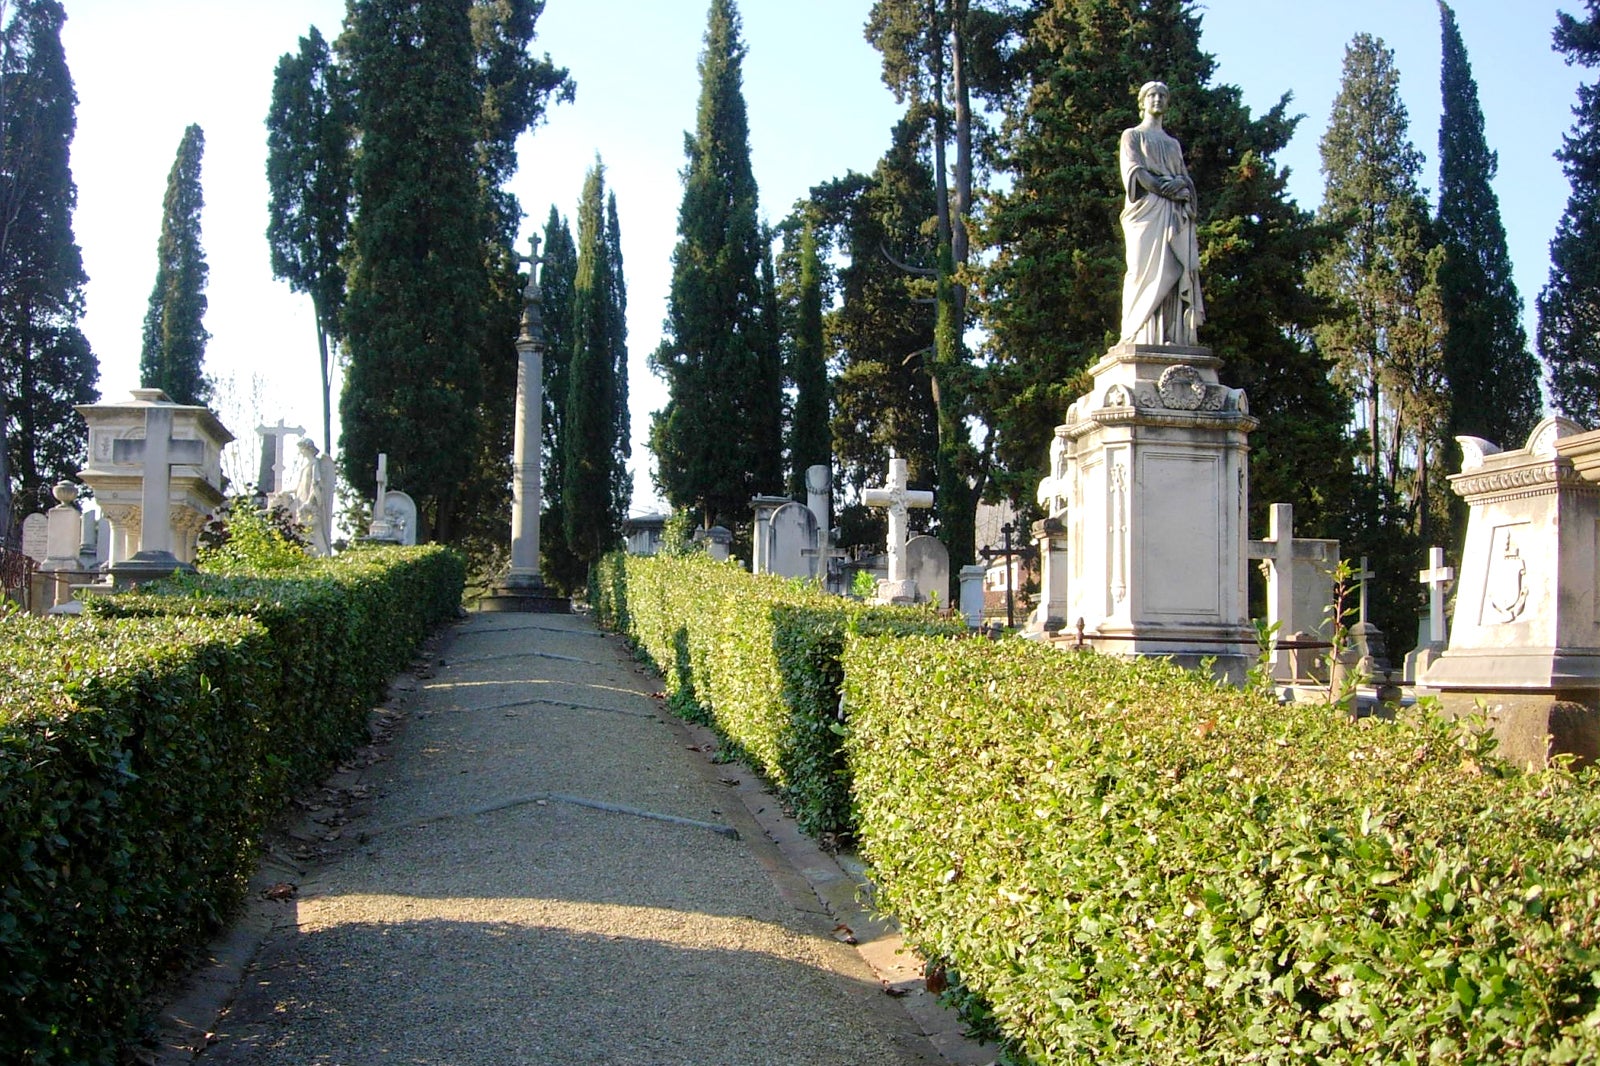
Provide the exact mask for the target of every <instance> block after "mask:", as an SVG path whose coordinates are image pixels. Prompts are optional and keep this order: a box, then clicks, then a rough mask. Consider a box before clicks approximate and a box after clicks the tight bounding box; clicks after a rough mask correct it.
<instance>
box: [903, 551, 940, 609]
mask: <svg viewBox="0 0 1600 1066" xmlns="http://www.w3.org/2000/svg"><path fill="white" fill-rule="evenodd" d="M906 570H907V571H909V578H910V580H911V581H912V582H913V583H914V584H915V585H916V586H917V602H918V603H937V604H938V605H939V606H940V607H948V606H950V552H949V549H947V548H946V547H945V546H944V542H943V541H941V540H940V539H939V538H938V537H930V536H928V535H927V534H925V533H923V534H919V535H917V536H915V537H912V538H911V539H910V540H909V541H907V542H906Z"/></svg>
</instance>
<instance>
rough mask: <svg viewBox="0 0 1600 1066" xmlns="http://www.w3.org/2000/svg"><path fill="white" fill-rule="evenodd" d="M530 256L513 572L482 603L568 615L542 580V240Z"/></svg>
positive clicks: (515, 454) (521, 336)
mask: <svg viewBox="0 0 1600 1066" xmlns="http://www.w3.org/2000/svg"><path fill="white" fill-rule="evenodd" d="M529 243H530V244H531V245H532V249H533V250H532V253H531V254H529V255H526V256H516V259H517V261H518V262H523V263H527V264H528V285H527V288H525V289H523V290H522V328H521V329H520V330H519V331H518V333H517V415H516V419H517V421H516V438H515V441H514V443H513V445H512V448H513V451H512V470H511V568H510V570H509V571H507V573H506V575H505V576H504V577H503V578H501V579H500V580H498V581H496V582H494V583H493V584H492V585H490V586H489V593H488V595H486V596H484V598H483V599H482V600H481V601H480V602H479V608H480V609H481V610H484V611H527V612H535V611H536V612H542V613H553V612H565V611H568V610H570V609H571V604H570V603H569V601H568V600H567V598H566V597H564V596H558V595H557V594H556V593H555V591H554V590H553V589H551V588H549V587H548V586H546V585H545V583H544V578H543V577H541V576H540V574H539V510H540V507H541V506H542V505H543V491H542V488H541V486H540V478H541V476H542V471H541V468H542V465H543V464H542V463H541V461H540V455H539V451H540V446H541V442H542V437H543V420H544V349H545V340H544V315H543V313H542V310H541V308H540V296H539V263H540V259H539V238H538V236H537V235H535V236H533V237H530V238H529Z"/></svg>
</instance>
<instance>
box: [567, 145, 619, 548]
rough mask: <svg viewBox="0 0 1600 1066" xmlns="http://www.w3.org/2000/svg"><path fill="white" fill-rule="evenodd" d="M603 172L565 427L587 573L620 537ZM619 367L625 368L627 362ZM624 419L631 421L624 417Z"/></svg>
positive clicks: (583, 217) (591, 193)
mask: <svg viewBox="0 0 1600 1066" xmlns="http://www.w3.org/2000/svg"><path fill="white" fill-rule="evenodd" d="M604 202H605V169H604V167H602V166H601V165H600V163H599V162H598V161H596V163H595V165H594V167H593V168H591V169H590V171H589V175H588V178H587V179H586V180H585V181H584V185H583V198H582V200H581V201H580V202H579V205H578V273H577V278H576V279H575V281H574V283H573V289H572V357H571V363H570V364H569V375H568V382H567V405H566V417H565V422H564V425H563V427H562V430H563V434H564V436H563V439H562V441H561V450H562V464H561V467H562V486H561V500H562V508H563V522H564V523H565V527H566V542H567V544H568V546H569V547H570V548H571V550H572V552H573V554H574V556H576V558H577V559H578V561H579V562H580V563H582V565H583V567H584V568H585V570H587V568H588V567H589V566H591V565H593V564H594V563H595V561H596V560H598V559H599V558H600V556H602V555H604V554H605V553H606V552H608V551H610V550H611V549H612V548H613V547H615V545H616V544H617V542H618V541H619V540H620V538H621V535H622V519H623V517H624V514H623V513H622V512H621V511H620V510H619V508H618V499H617V488H618V476H617V468H618V467H620V466H622V465H623V457H622V456H621V455H619V454H618V450H617V424H618V421H619V418H618V408H619V406H623V405H619V403H618V399H619V396H618V391H617V366H618V363H619V359H618V352H619V350H624V349H625V348H626V345H625V343H624V339H623V337H622V336H621V334H620V333H619V332H618V326H619V325H620V322H619V319H618V316H617V309H618V300H617V279H616V275H615V274H614V273H613V270H614V268H615V266H616V256H615V254H614V252H615V249H614V248H613V246H612V242H611V239H610V236H611V234H610V227H609V226H608V225H607V218H606V212H605V211H604V209H603V204H604ZM620 362H621V363H623V364H624V365H626V357H625V356H624V357H623V358H622V359H621V360H620ZM624 420H625V416H624Z"/></svg>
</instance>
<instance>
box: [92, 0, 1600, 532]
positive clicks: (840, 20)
mask: <svg viewBox="0 0 1600 1066" xmlns="http://www.w3.org/2000/svg"><path fill="white" fill-rule="evenodd" d="M64 3H65V6H66V9H67V14H68V23H67V28H66V32H65V34H64V41H65V46H66V49H67V61H68V63H69V65H70V66H71V69H72V74H73V78H74V80H75V82H76V85H77V90H78V96H79V106H78V135H77V139H76V141H75V143H74V149H73V169H74V176H75V178H76V180H77V183H78V193H79V204H78V213H77V219H76V231H77V236H78V242H79V244H80V245H81V246H82V247H83V250H84V259H85V265H86V267H87V269H88V271H89V274H90V276H91V281H90V284H89V289H88V308H89V313H88V316H87V317H86V319H85V322H84V328H85V331H86V332H87V333H88V335H89V338H90V341H91V342H92V343H93V345H94V349H95V352H96V354H97V355H98V356H99V359H100V366H101V389H102V391H103V393H104V394H105V395H106V397H107V398H108V399H113V400H114V399H117V398H119V397H121V396H125V395H126V390H127V389H129V388H131V387H133V386H135V385H136V384H137V383H138V382H137V376H138V359H139V338H140V326H141V323H142V321H143V316H144V311H145V307H146V302H147V300H148V297H149V292H150V286H151V284H152V281H153V280H154V271H155V246H156V237H157V233H158V231H159V228H160V221H161V197H162V191H163V189H164V187H165V183H166V176H167V172H168V170H169V169H170V168H171V166H172V159H173V155H174V153H175V151H176V150H177V146H178V141H179V139H180V138H181V136H182V134H183V129H184V127H185V126H187V125H188V124H189V123H191V122H198V123H200V124H201V126H202V127H204V129H205V132H206V156H205V161H204V167H203V171H202V180H203V183H204V189H205V197H206V209H205V214H204V216H203V223H202V224H203V231H204V232H203V240H204V245H205V249H206V255H207V259H208V262H209V264H210V268H211V284H210V289H209V292H208V296H209V299H210V310H209V312H208V314H207V317H206V326H207V328H208V329H209V330H210V331H211V333H212V340H211V342H210V346H209V348H208V349H207V356H206V363H207V370H208V372H210V373H211V374H212V375H213V376H214V377H218V378H221V379H224V381H225V382H228V383H230V387H229V389H228V391H229V393H230V394H231V397H232V398H231V399H230V400H228V401H226V402H224V403H223V404H221V405H220V406H221V407H222V411H221V413H222V415H223V418H224V420H225V421H227V422H229V423H230V424H231V428H233V429H234V431H235V432H236V433H240V434H241V435H245V434H246V433H248V431H249V430H251V429H252V428H253V423H254V421H255V420H256V419H260V418H264V419H265V420H266V421H269V422H271V421H276V419H277V418H279V417H284V418H286V419H287V420H288V421H289V422H290V423H291V424H294V423H298V424H300V425H303V426H306V427H308V428H310V427H316V426H320V425H321V414H320V401H319V398H318V386H317V371H316V354H315V353H316V341H315V332H314V329H313V326H312V321H311V314H310V304H309V301H308V300H307V299H306V298H304V297H300V296H295V295H294V294H292V293H290V292H289V291H288V287H287V286H286V285H284V284H283V283H281V282H275V281H273V280H272V277H271V271H270V268H269V265H268V260H267V249H266V242H265V238H264V237H263V233H264V231H265V228H266V206H265V205H266V183H265V178H264V176H263V171H264V166H265V154H266V145H265V130H264V126H263V119H264V117H265V115H266V111H267V104H268V101H269V99H270V94H271V83H272V70H273V67H274V65H275V64H276V62H277V58H278V56H279V55H281V54H282V53H283V52H286V51H292V50H294V49H295V48H296V46H297V39H298V37H299V36H300V35H302V34H304V33H305V32H306V29H307V27H308V26H310V25H312V24H315V25H317V26H318V27H319V28H320V29H321V30H322V31H323V33H324V34H325V35H326V36H329V37H332V36H333V35H335V34H336V33H337V32H338V27H339V24H340V22H341V20H342V18H343V14H344V4H343V2H342V0H232V2H229V3H226V4H223V3H217V2H215V0H132V2H131V0H64ZM869 6H870V5H869V3H867V0H807V2H805V3H795V2H793V0H743V2H742V3H741V5H740V7H741V13H742V16H743V19H744V29H745V39H746V43H747V44H748V46H749V56H748V58H747V60H746V64H745V93H746V98H747V101H748V106H749V112H750V123H751V144H752V156H753V162H754V165H755V170H756V178H757V181H758V182H759V184H760V189H761V205H762V211H763V213H764V214H765V215H766V216H767V217H768V218H769V219H770V220H773V221H776V220H777V219H779V218H781V217H782V216H783V215H784V214H786V213H787V211H788V210H789V207H790V205H792V204H793V202H794V201H795V200H796V199H797V198H799V197H801V196H803V195H805V193H806V191H807V189H809V188H810V186H811V185H813V184H815V183H817V182H820V181H825V180H827V179H828V178H831V177H835V176H838V175H841V174H843V173H845V172H846V171H847V170H850V169H856V170H870V169H871V168H872V166H873V165H874V164H875V162H876V160H877V159H878V157H879V156H880V155H881V154H882V152H883V150H884V149H885V147H886V146H887V143H888V131H889V128H890V126H891V125H892V124H893V123H894V121H895V120H896V118H897V117H898V114H899V107H898V105H896V104H895V102H894V99H893V97H892V96H891V95H890V93H889V92H888V90H887V89H885V88H884V87H883V84H882V82H881V80H880V78H879V66H878V57H877V54H876V53H875V52H873V51H872V50H871V48H870V47H868V46H867V44H866V43H865V42H864V41H863V39H862V36H861V26H862V23H863V21H864V19H865V16H866V11H867V9H868V7H869ZM1454 6H1455V11H1456V16H1457V19H1458V21H1459V23H1460V25H1461V31H1462V36H1463V38H1464V39H1465V41H1466V46H1467V50H1468V54H1469V56H1470V58H1471V61H1472V65H1473V72H1474V74H1475V76H1476V78H1477V82H1478V87H1479V93H1480V98H1481V102H1482V105H1483V110H1484V115H1485V124H1486V129H1487V134H1488V138H1489V142H1490V146H1491V147H1492V148H1495V149H1496V150H1497V151H1498V152H1499V155H1500V174H1499V177H1498V179H1497V181H1496V183H1495V187H1496V190H1497V192H1498V193H1499V197H1500V203H1501V210H1502V215H1503V218H1504V220H1505V224H1506V229H1507V233H1508V237H1509V240H1510V244H1511V255H1512V259H1513V262H1514V264H1515V268H1516V280H1517V284H1518V287H1519V289H1520V291H1521V293H1522V297H1523V299H1524V301H1525V303H1526V304H1527V305H1528V307H1529V315H1528V326H1529V331H1530V335H1531V332H1532V325H1533V316H1532V313H1531V308H1532V305H1533V300H1534V297H1535V296H1536V295H1537V294H1538V291H1539V288H1540V287H1541V286H1542V285H1543V284H1544V281H1545V278H1546V275H1547V273H1548V270H1549V258H1548V247H1547V246H1548V243H1549V240H1550V237H1551V236H1552V234H1553V233H1554V230H1555V224H1556V220H1557V219H1558V218H1559V216H1560V214H1561V211H1562V209H1563V207H1564V205H1565V203H1566V197H1567V185H1566V181H1565V179H1564V177H1563V175H1562V173H1561V170H1560V166H1559V164H1558V163H1557V162H1556V161H1555V160H1554V159H1553V158H1552V157H1551V153H1552V152H1553V151H1555V150H1556V149H1557V148H1558V147H1559V146H1560V143H1561V137H1562V135H1563V133H1565V132H1566V131H1567V130H1568V129H1569V127H1570V125H1571V121H1572V119H1571V106H1572V103H1573V102H1574V99H1575V95H1574V94H1575V90H1576V87H1577V85H1578V84H1579V82H1580V80H1582V79H1583V78H1584V76H1585V73H1586V72H1584V71H1582V70H1576V69H1572V68H1568V67H1566V66H1565V65H1563V63H1562V62H1561V60H1560V58H1559V57H1558V56H1557V55H1555V53H1553V52H1551V51H1550V47H1549V43H1550V30H1551V27H1552V26H1553V25H1554V22H1555V11H1556V9H1557V8H1556V6H1550V7H1542V6H1535V5H1528V4H1524V3H1520V2H1517V3H1511V2H1507V0H1459V2H1458V3H1456V4H1455V5H1454ZM1564 7H1565V9H1566V10H1569V11H1571V10H1577V9H1578V8H1579V5H1577V4H1576V3H1568V4H1566V5H1564ZM1201 12H1202V15H1203V27H1202V43H1203V45H1204V47H1205V48H1206V49H1207V50H1208V51H1210V52H1211V53H1213V54H1214V55H1215V56H1216V57H1217V61H1218V69H1217V75H1216V80H1217V81H1219V82H1227V83H1231V84H1235V85H1238V86H1240V88H1241V89H1242V90H1243V92H1244V98H1245V101H1246V103H1247V104H1249V105H1250V106H1251V107H1252V108H1253V109H1255V110H1261V109H1264V108H1266V107H1268V106H1271V105H1272V104H1273V103H1275V102H1276V101H1277V99H1278V98H1279V97H1280V96H1281V95H1282V94H1283V93H1285V92H1292V93H1293V96H1294V100H1293V105H1292V110H1293V111H1294V112H1295V113H1301V114H1304V115H1305V118H1304V119H1303V121H1302V122H1301V124H1300V127H1299V131H1298V133H1297V135H1296V137H1295V140H1294V142H1293V143H1292V144H1291V145H1290V147H1289V148H1288V149H1287V150H1286V152H1285V153H1284V154H1283V156H1282V157H1281V160H1280V161H1281V162H1283V163H1286V164H1287V165H1289V166H1290V167H1291V168H1292V170H1293V177H1292V179H1291V190H1292V192H1293V194H1294V196H1295V198H1296V199H1297V200H1298V201H1299V202H1300V204H1301V206H1303V207H1305V208H1308V209H1314V208H1315V207H1316V205H1317V204H1318V202H1320V200H1321V196H1322V178H1321V174H1320V172H1319V163H1318V155H1317V142H1318V141H1319V139H1320V138H1321V136H1322V133H1323V130H1324V128H1325V126H1326V124H1327V118H1328V113H1329V109H1330V107H1331V104H1332V100H1333V96H1334V94H1335V93H1336V92H1337V89H1338V83H1339V77H1340V72H1341V64H1342V61H1343V55H1344V48H1345V45H1346V44H1347V43H1348V42H1349V40H1350V38H1351V37H1352V36H1353V35H1355V34H1356V33H1358V32H1367V33H1371V34H1374V35H1376V36H1378V37H1381V38H1383V40H1384V41H1385V42H1386V43H1387V44H1388V45H1389V46H1390V47H1391V48H1393V49H1394V51H1395V54H1396V64H1397V66H1398V67H1399V70H1400V73H1401V79H1402V83H1401V88H1402V94H1403V96H1404V99H1405V102H1406V106H1407V109H1408V110H1409V112H1410V116H1411V135H1412V140H1413V141H1414V142H1415V144H1416V146H1417V147H1418V148H1419V149H1420V150H1421V151H1422V152H1423V153H1424V155H1425V156H1426V157H1427V159H1428V163H1427V167H1426V170H1425V173H1424V183H1425V184H1426V185H1427V186H1428V187H1430V188H1432V187H1434V186H1436V185H1437V163H1436V156H1437V141H1438V114H1439V73H1438V65H1439V16H1438V9H1437V6H1436V4H1435V3H1434V0H1341V2H1339V3H1336V4H1330V3H1303V2H1292V3H1284V2H1281V0H1279V2H1265V0H1211V2H1209V3H1206V4H1204V5H1202V7H1201ZM705 13H706V4H705V3H704V2H703V0H548V4H547V7H546V11H545V14H544V16H543V18H542V19H541V20H540V24H539V25H540V36H539V40H538V41H537V42H536V44H535V48H536V50H539V51H547V52H549V53H550V55H551V57H552V58H553V59H554V60H555V61H556V62H557V63H560V64H563V65H565V66H567V67H569V68H570V70H571V72H572V75H573V77H574V79H575V80H576V81H577V84H578V94H577V101H576V102H575V103H574V104H571V105H563V106H560V107H557V108H555V109H554V110H553V111H552V113H551V115H550V118H549V121H548V122H547V123H546V124H545V125H544V126H542V127H540V129H538V130H537V131H536V132H535V133H534V134H533V135H532V136H531V137H528V138H525V139H524V140H523V142H522V146H521V159H522V169H521V172H520V173H519V175H518V176H517V178H516V179H515V181H514V182H513V183H512V189H513V191H514V192H515V193H516V194H517V196H518V197H519V198H520V199H521V201H522V205H523V208H524V210H525V211H526V212H527V213H528V216H529V218H528V222H527V228H526V229H525V231H524V232H528V231H530V230H531V229H532V227H534V226H542V225H543V222H544V219H545V216H546V215H547V214H548V212H549V209H550V205H551V204H552V203H554V204H555V205H556V206H557V207H558V208H559V209H560V210H561V211H562V212H563V213H564V214H566V215H568V216H571V215H572V214H573V213H574V211H575V209H576V204H577V199H578V193H579V190H580V188H581V185H582V181H583V176H584V173H585V171H586V170H587V169H588V167H589V166H590V165H591V164H592V163H593V161H594V158H595V156H596V153H598V154H599V155H600V156H601V157H602V158H603V160H604V162H605V164H606V168H607V177H608V182H609V185H610V188H611V189H612V190H613V191H614V192H615V193H616V195H617V201H618V210H619V214H620V218H621V224H622V238H623V254H624V258H625V261H626V266H627V279H628V285H629V341H630V349H631V356H632V364H633V370H632V373H631V375H630V384H631V390H632V402H633V417H634V430H635V433H634V436H635V454H634V467H635V471H636V474H635V486H636V488H635V503H636V507H641V508H642V507H647V506H648V505H649V503H650V497H651V495H652V493H651V490H650V482H649V475H648V469H647V467H646V466H645V465H644V464H646V463H647V462H648V455H647V453H646V451H645V449H644V446H643V437H644V434H645V433H646V431H647V427H648V417H649V412H650V411H651V410H653V409H655V408H657V407H659V406H661V404H662V403H663V402H664V400H665V396H664V393H663V391H662V390H661V387H660V385H659V383H658V382H657V381H656V380H655V379H654V378H653V377H651V375H650V374H649V372H648V371H647V370H646V369H645V358H646V356H647V355H648V354H649V352H650V351H651V350H652V349H654V348H655V346H656V344H657V343H658V341H659V339H660V335H661V321H662V318H663V317H664V315H665V309H666V303H665V300H666V292H667V285H668V281H669V279H670V255H671V251H672V246H673V243H674V241H675V237H676V234H675V227H676V224H677V208H678V202H679V199H680V197H681V192H682V189H681V186H680V184H679V180H678V172H679V170H680V169H681V167H682V165H683V135H684V131H685V130H687V129H690V128H692V126H693V124H694V109H695V101H696V97H697V93H698V80H697V72H696V59H697V57H698V54H699V51H700V46H701V38H702V35H703V33H704V27H705ZM819 68H820V70H821V71H825V73H819ZM1588 76H1589V78H1590V80H1592V79H1593V78H1594V77H1595V76H1596V75H1595V74H1593V73H1590V74H1588ZM1170 125H1171V127H1172V128H1173V129H1174V130H1175V132H1177V134H1178V135H1179V137H1180V138H1181V137H1182V136H1183V121H1182V116H1181V115H1177V116H1174V118H1173V120H1172V121H1171V123H1170ZM1106 150H1107V151H1108V152H1111V151H1114V150H1115V149H1114V146H1112V145H1107V147H1106ZM1108 194H1109V193H1108ZM1224 374H1226V371H1224ZM246 423H250V424H248V425H247V424H246ZM335 433H336V434H337V429H336V430H335ZM249 435H250V436H251V437H253V433H252V434H249ZM312 435H313V436H318V435H320V430H313V431H312ZM317 443H318V444H319V445H324V444H325V442H323V441H320V440H319V441H318V442H317ZM1047 443H1048V442H1041V444H1040V447H1041V448H1043V447H1045V445H1046V444H1047ZM1512 443H1517V442H1512ZM244 469H249V463H248V461H247V462H246V463H245V465H244ZM402 487H403V486H402Z"/></svg>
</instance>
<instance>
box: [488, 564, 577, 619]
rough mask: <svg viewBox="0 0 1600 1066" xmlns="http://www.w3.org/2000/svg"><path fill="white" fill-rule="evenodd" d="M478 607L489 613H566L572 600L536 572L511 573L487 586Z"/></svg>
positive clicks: (569, 610) (570, 606) (570, 607)
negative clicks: (526, 574)
mask: <svg viewBox="0 0 1600 1066" xmlns="http://www.w3.org/2000/svg"><path fill="white" fill-rule="evenodd" d="M478 610H480V611H484V612H487V613H489V614H569V613H571V611H572V601H571V600H570V599H568V598H567V597H566V596H562V595H559V594H558V593H557V592H556V591H555V589H552V588H551V587H550V586H549V585H546V584H545V583H544V581H543V580H542V579H540V578H539V577H538V576H537V575H535V576H524V575H521V574H511V575H508V576H507V577H504V578H502V579H500V580H499V581H496V582H495V583H494V584H492V585H490V586H489V592H488V594H487V595H486V596H484V597H483V599H481V600H479V601H478Z"/></svg>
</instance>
